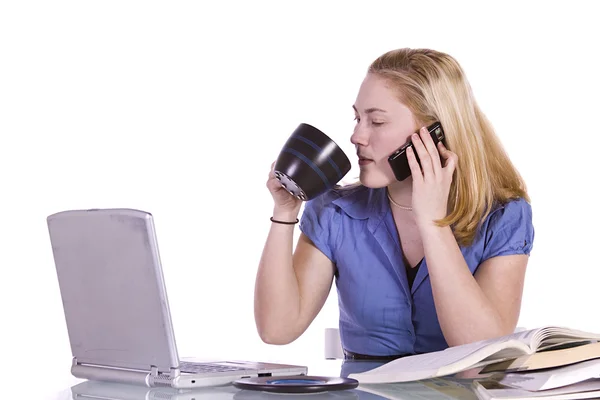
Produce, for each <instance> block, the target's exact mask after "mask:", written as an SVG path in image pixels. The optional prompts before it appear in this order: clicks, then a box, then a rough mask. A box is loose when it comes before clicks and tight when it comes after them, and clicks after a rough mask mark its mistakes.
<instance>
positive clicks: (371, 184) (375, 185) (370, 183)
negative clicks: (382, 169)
mask: <svg viewBox="0 0 600 400" xmlns="http://www.w3.org/2000/svg"><path fill="white" fill-rule="evenodd" d="M359 180H360V183H361V184H362V185H363V186H366V187H368V188H371V189H379V188H383V187H387V186H388V185H390V184H391V183H392V182H391V181H390V179H389V178H388V177H387V176H385V175H384V174H377V173H374V172H366V171H360V175H359Z"/></svg>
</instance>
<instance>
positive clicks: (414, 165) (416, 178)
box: [406, 147, 423, 183]
mask: <svg viewBox="0 0 600 400" xmlns="http://www.w3.org/2000/svg"><path fill="white" fill-rule="evenodd" d="M406 159H407V160H408V166H409V167H410V174H411V176H412V179H413V183H420V182H423V172H421V167H419V163H418V162H417V158H416V157H415V151H414V150H413V148H412V147H408V148H407V149H406Z"/></svg>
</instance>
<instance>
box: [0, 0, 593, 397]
mask: <svg viewBox="0 0 600 400" xmlns="http://www.w3.org/2000/svg"><path fill="white" fill-rule="evenodd" d="M588 3H592V4H593V2H584V1H581V2H578V1H568V2H567V1H565V2H562V3H558V2H521V1H518V2H517V1H512V2H510V1H505V2H502V3H498V5H497V6H494V7H492V6H487V5H469V4H467V3H460V2H456V1H453V2H437V3H433V2H413V1H410V2H408V1H406V2H405V1H390V2H382V1H379V2H377V1H368V2H367V1H363V2H357V1H344V2H343V3H342V2H339V3H337V2H321V1H304V2H302V3H299V4H300V5H294V6H292V5H290V4H288V3H287V2H275V1H273V2H262V1H252V2H243V1H238V2H231V1H220V2H191V1H179V2H157V1H144V2H133V1H102V2H83V1H71V2H66V1H56V2H43V1H39V2H35V3H34V2H29V1H19V2H16V1H15V2H8V1H6V2H3V3H2V4H1V5H0V135H1V140H0V167H1V168H0V180H1V182H2V186H1V197H0V205H1V208H0V212H1V213H2V218H1V220H0V246H1V247H0V256H1V258H0V263H1V264H0V265H1V266H2V278H1V279H0V285H1V291H0V296H1V300H2V304H3V310H2V312H3V317H2V334H3V339H2V341H1V342H0V343H2V344H1V345H0V351H1V358H2V360H3V361H2V368H3V372H5V374H2V376H5V377H6V376H7V375H6V373H9V372H10V373H12V374H14V372H15V371H18V368H19V367H21V366H24V365H26V364H31V360H33V359H35V360H42V361H45V362H47V363H50V365H52V367H51V369H50V371H49V372H46V373H45V374H36V382H37V385H38V387H41V386H46V387H56V389H57V390H60V389H63V388H64V386H65V385H66V383H65V382H67V381H68V379H69V378H68V368H69V365H70V349H69V343H68V338H67V332H66V328H65V324H64V318H63V314H62V304H61V299H60V294H59V290H58V284H57V280H56V274H55V270H54V264H53V260H52V254H51V249H50V245H49V240H48V234H47V228H46V223H45V218H46V216H47V215H49V214H51V213H54V212H57V211H61V210H65V209H71V208H92V207H132V208H139V209H144V210H147V211H150V212H152V213H153V214H154V216H155V222H156V225H157V230H158V239H159V244H160V251H161V255H162V261H163V268H164V274H165V279H166V283H167V290H168V295H169V300H170V305H171V310H172V314H173V320H174V325H175V330H176V338H177V342H178V346H179V349H180V353H181V355H184V356H185V355H196V356H201V357H213V356H214V357H218V356H223V357H237V358H248V359H260V358H262V359H276V360H286V361H294V360H301V359H310V358H311V357H312V358H320V357H322V354H323V330H324V328H325V327H335V326H336V325H337V316H338V311H337V298H336V293H335V290H332V293H331V296H330V298H329V300H328V302H327V304H326V305H325V307H324V309H323V311H322V312H321V314H320V315H319V316H318V317H317V319H316V320H315V322H314V323H313V324H312V325H311V327H310V328H309V329H308V331H307V332H306V333H305V335H304V336H302V337H301V338H300V339H298V340H297V341H296V342H294V343H293V344H290V345H288V346H269V345H266V344H263V343H261V341H260V339H259V337H258V335H257V334H256V330H255V326H254V318H253V289H254V277H255V273H256V269H257V265H258V261H259V258H260V255H261V251H262V247H263V243H264V240H265V238H266V234H267V231H268V229H269V226H270V222H269V217H270V216H271V210H272V200H271V197H270V194H269V193H268V191H267V189H266V187H265V182H266V178H267V173H268V171H269V168H270V165H271V162H272V161H274V160H275V158H276V157H277V154H278V151H279V149H280V148H281V146H282V145H283V143H284V142H285V140H286V139H287V137H288V135H289V134H290V133H291V132H292V130H293V129H294V128H295V127H296V126H297V125H298V124H299V123H300V122H308V123H312V124H314V125H315V126H317V127H319V128H321V129H322V130H323V131H325V132H326V133H328V134H329V135H330V136H332V137H333V138H334V139H335V140H336V141H337V142H338V143H340V144H341V145H342V147H343V148H344V150H345V151H346V152H347V154H348V155H349V156H350V157H351V159H352V163H353V169H352V171H351V172H350V173H349V174H348V175H347V177H346V178H347V179H348V180H352V179H354V178H355V177H356V176H357V166H356V159H355V153H354V149H353V147H352V145H351V143H350V141H349V139H350V134H351V132H352V127H353V112H352V108H351V106H352V104H353V102H354V100H355V96H356V93H357V91H358V87H359V85H360V82H361V80H362V78H363V76H364V72H365V69H366V68H367V66H368V64H369V63H370V62H371V61H372V60H373V59H374V58H375V57H377V56H378V55H380V54H381V53H383V52H385V51H387V50H390V49H393V48H397V47H430V48H434V49H438V50H441V51H446V52H448V53H450V54H452V55H453V56H455V57H456V58H457V59H458V61H459V62H460V63H461V64H462V66H463V67H464V69H465V70H466V72H467V74H468V77H469V79H470V82H471V84H472V87H473V90H474V92H475V94H476V96H477V98H478V100H479V102H480V105H481V107H482V108H483V110H484V112H486V113H487V115H488V116H489V118H490V119H491V120H492V122H493V124H494V126H495V128H496V129H497V131H498V133H499V135H500V137H501V139H502V140H503V142H504V144H505V145H506V148H507V150H508V151H509V153H510V155H511V157H512V159H513V160H514V162H515V164H516V165H517V166H518V168H519V169H520V171H521V172H522V174H523V176H524V177H525V179H526V181H527V183H528V185H529V189H530V194H531V197H532V204H533V211H534V224H535V229H536V239H535V242H534V249H533V253H532V257H531V261H530V264H529V269H528V273H527V281H526V288H525V295H524V299H523V308H522V313H521V319H520V321H519V325H522V326H527V327H536V326H540V325H544V324H560V325H567V326H571V327H575V328H580V329H587V330H593V331H600V319H598V317H596V316H595V310H594V308H593V304H596V301H597V279H598V267H599V266H600V265H599V264H600V262H599V261H598V257H597V251H598V239H599V238H600V235H599V234H598V226H599V225H600V217H599V216H598V211H597V204H598V201H597V198H596V196H595V193H597V187H596V186H597V185H598V183H599V182H600V179H598V177H597V174H596V173H597V169H598V149H599V146H600V140H599V139H598V137H599V133H600V132H599V129H598V126H597V125H596V121H595V120H596V116H597V115H598V108H599V107H598V106H599V101H598V97H597V96H598V90H599V89H600V80H599V77H598V72H597V70H598V69H597V68H598V66H597V64H598V61H599V59H598V53H597V51H598V35H597V28H596V20H595V15H597V14H596V13H595V12H593V11H592V8H591V6H587V5H586V4H588ZM17 375H19V376H21V374H17ZM13 376H14V375H13Z"/></svg>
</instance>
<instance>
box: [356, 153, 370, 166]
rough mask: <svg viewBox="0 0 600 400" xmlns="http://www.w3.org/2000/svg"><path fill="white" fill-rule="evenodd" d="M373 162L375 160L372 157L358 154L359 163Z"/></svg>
mask: <svg viewBox="0 0 600 400" xmlns="http://www.w3.org/2000/svg"><path fill="white" fill-rule="evenodd" d="M372 162H373V160H372V159H371V158H366V157H363V156H361V155H359V156H358V165H367V164H370V163H372Z"/></svg>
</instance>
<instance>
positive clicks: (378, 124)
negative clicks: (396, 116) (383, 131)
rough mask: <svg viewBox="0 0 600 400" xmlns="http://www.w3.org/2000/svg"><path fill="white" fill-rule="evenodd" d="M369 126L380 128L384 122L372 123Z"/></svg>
mask: <svg viewBox="0 0 600 400" xmlns="http://www.w3.org/2000/svg"><path fill="white" fill-rule="evenodd" d="M371 124H373V126H381V125H383V124H384V122H377V121H372V122H371Z"/></svg>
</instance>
